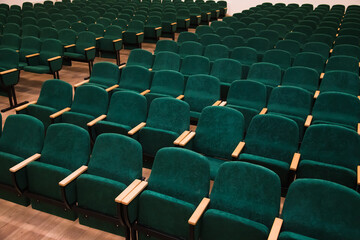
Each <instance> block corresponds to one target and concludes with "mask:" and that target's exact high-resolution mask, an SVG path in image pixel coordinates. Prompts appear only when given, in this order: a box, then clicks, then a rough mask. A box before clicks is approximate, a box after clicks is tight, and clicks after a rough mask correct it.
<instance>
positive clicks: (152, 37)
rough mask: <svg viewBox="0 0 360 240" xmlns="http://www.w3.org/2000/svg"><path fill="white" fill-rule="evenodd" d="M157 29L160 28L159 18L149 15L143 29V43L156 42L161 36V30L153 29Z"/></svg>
mask: <svg viewBox="0 0 360 240" xmlns="http://www.w3.org/2000/svg"><path fill="white" fill-rule="evenodd" d="M158 27H161V17H159V16H151V15H150V16H149V18H148V19H147V22H146V25H145V28H144V34H145V36H144V41H145V42H153V41H154V42H156V41H157V40H158V39H159V37H160V35H161V30H160V31H159V30H155V28H158Z"/></svg>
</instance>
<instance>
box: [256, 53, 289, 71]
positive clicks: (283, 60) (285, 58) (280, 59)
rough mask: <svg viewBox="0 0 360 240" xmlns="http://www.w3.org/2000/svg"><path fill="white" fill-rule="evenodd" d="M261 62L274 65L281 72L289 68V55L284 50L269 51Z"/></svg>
mask: <svg viewBox="0 0 360 240" xmlns="http://www.w3.org/2000/svg"><path fill="white" fill-rule="evenodd" d="M263 62H268V63H273V64H276V65H278V66H279V67H280V68H281V69H282V70H286V69H287V68H289V67H290V66H291V55H290V53H289V52H287V51H285V50H281V49H271V50H267V51H266V52H265V54H264V57H263Z"/></svg>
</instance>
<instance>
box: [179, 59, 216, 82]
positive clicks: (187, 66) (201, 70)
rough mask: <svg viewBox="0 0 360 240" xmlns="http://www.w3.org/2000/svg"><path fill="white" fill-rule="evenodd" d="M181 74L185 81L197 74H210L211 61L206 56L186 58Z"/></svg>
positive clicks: (182, 64) (182, 63)
mask: <svg viewBox="0 0 360 240" xmlns="http://www.w3.org/2000/svg"><path fill="white" fill-rule="evenodd" d="M194 66H196V67H194ZM180 72H181V73H182V74H183V75H184V77H185V79H187V78H189V77H190V76H192V75H196V74H209V72H210V61H209V59H208V58H207V57H204V56H196V55H193V56H186V57H185V58H184V59H183V60H182V62H181V67H180Z"/></svg>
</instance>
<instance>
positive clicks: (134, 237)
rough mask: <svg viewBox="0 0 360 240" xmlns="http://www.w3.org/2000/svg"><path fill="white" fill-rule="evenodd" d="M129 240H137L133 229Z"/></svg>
mask: <svg viewBox="0 0 360 240" xmlns="http://www.w3.org/2000/svg"><path fill="white" fill-rule="evenodd" d="M131 240H137V235H136V230H135V229H134V228H132V229H131Z"/></svg>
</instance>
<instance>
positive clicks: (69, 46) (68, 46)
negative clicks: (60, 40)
mask: <svg viewBox="0 0 360 240" xmlns="http://www.w3.org/2000/svg"><path fill="white" fill-rule="evenodd" d="M75 46H76V45H75V44H70V45H66V46H64V48H65V49H67V48H71V47H75Z"/></svg>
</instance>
